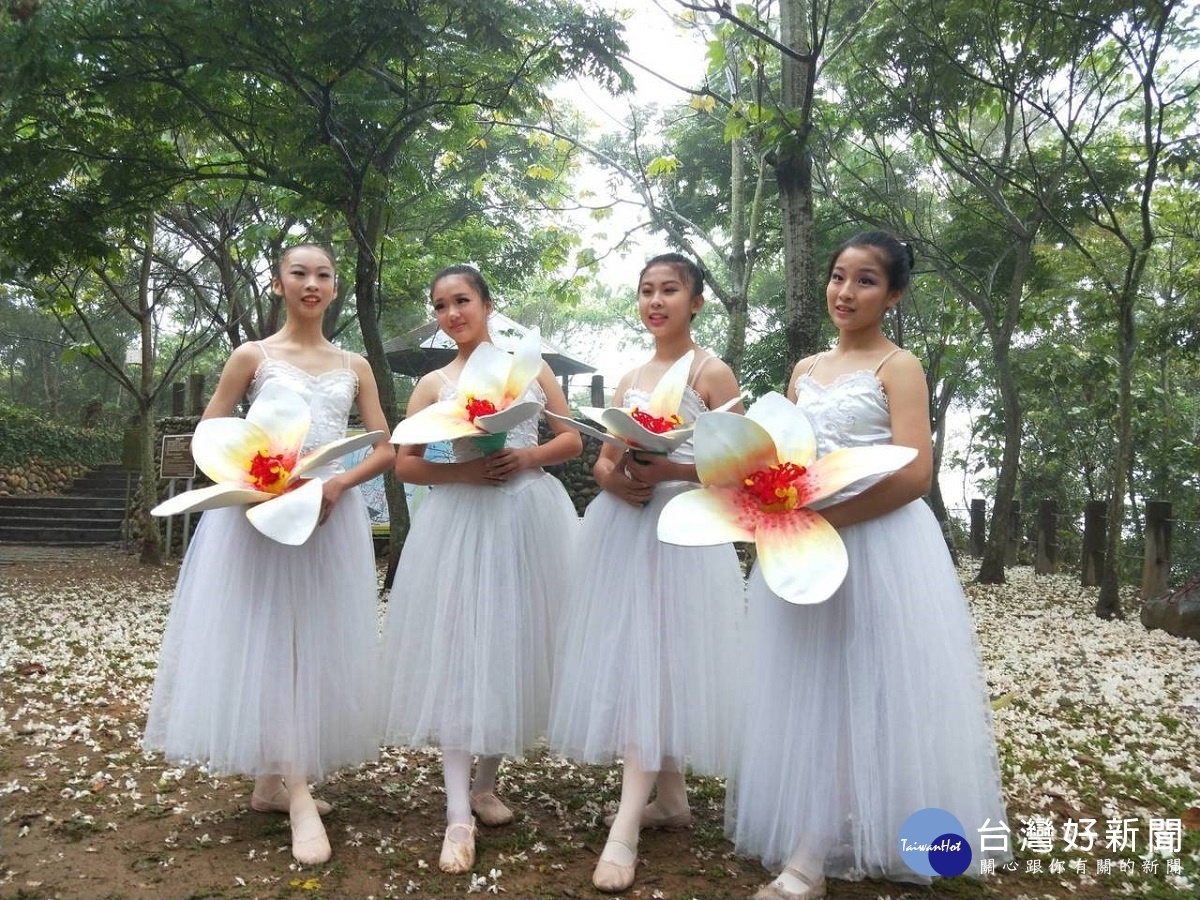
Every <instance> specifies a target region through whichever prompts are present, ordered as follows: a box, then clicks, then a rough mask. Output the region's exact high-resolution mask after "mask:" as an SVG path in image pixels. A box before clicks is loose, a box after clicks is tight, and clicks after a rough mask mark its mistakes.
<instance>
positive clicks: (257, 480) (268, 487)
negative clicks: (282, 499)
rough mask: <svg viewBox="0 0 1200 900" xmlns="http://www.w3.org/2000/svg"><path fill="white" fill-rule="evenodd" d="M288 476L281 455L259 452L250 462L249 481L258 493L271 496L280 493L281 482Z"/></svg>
mask: <svg viewBox="0 0 1200 900" xmlns="http://www.w3.org/2000/svg"><path fill="white" fill-rule="evenodd" d="M287 476H288V468H287V466H286V465H285V464H284V461H283V454H282V453H274V454H270V453H263V452H262V451H261V450H259V451H258V453H256V454H255V455H254V458H253V459H252V460H250V480H251V481H252V482H253V483H254V486H255V487H256V488H258V489H259V490H260V491H267V492H269V493H272V494H278V493H280V492H281V490H282V488H283V485H281V484H280V482H281V481H283V480H285V479H286V478H287Z"/></svg>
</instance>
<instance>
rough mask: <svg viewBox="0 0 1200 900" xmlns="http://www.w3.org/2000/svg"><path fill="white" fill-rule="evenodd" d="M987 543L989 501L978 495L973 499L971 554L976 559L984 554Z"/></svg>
mask: <svg viewBox="0 0 1200 900" xmlns="http://www.w3.org/2000/svg"><path fill="white" fill-rule="evenodd" d="M986 543H987V501H986V500H984V499H983V498H982V497H976V498H975V499H974V500H972V501H971V555H972V556H974V557H975V558H976V559H978V558H979V557H981V556H983V549H984V545H985V544H986Z"/></svg>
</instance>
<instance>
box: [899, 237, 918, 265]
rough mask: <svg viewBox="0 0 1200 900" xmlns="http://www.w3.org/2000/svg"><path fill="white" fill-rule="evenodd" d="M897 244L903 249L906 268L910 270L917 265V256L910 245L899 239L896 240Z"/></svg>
mask: <svg viewBox="0 0 1200 900" xmlns="http://www.w3.org/2000/svg"><path fill="white" fill-rule="evenodd" d="M897 243H898V244H899V245H900V246H901V247H903V248H904V258H905V260H907V261H908V268H909V269H910V270H911V269H912V268H913V267H914V266H915V265H916V264H917V254H916V252H915V251H914V250H913V245H912V243H911V242H909V241H901V240H899V239H897Z"/></svg>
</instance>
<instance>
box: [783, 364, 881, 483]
mask: <svg viewBox="0 0 1200 900" xmlns="http://www.w3.org/2000/svg"><path fill="white" fill-rule="evenodd" d="M796 405H797V406H799V407H800V408H801V409H802V410H804V412H805V413H806V414H807V415H808V420H809V422H811V423H812V427H813V431H814V432H815V433H816V436H817V455H818V456H824V455H825V454H826V453H829V452H830V451H832V450H836V449H838V448H839V447H869V446H872V445H874V444H887V443H890V442H891V440H892V417H891V411H890V410H889V409H888V399H887V394H885V393H884V391H883V385H882V384H881V383H880V381H879V379H878V378H877V377H876V375H875V373H874V372H872V371H871V370H869V369H862V370H860V371H857V372H847V373H846V374H845V375H842V376H840V377H838V378H836V379H834V380H833V381H832V382H831V383H829V384H821V383H820V382H819V381H817V380H816V379H815V378H813V377H812V376H811V375H801V376H800V377H799V378H797V379H796ZM883 477H884V476H882V475H879V476H876V477H874V478H870V479H866V480H863V481H859V482H856V483H855V484H854V485H851V486H850V488H848V489H847V491H845V492H843V493H841V494H835V495H834V496H832V497H830V498H829V499H828V500H827V501H825V502H823V503H820V504H818V505H819V506H827V505H829V504H831V503H836V502H837V501H838V500H840V499H845V497H846V496H851V495H853V494H857V493H861V492H862V491H863V490H865V489H866V488H867V487H868V486H869V485H871V484H873V483H875V482H876V481H879V480H880V479H881V478H883Z"/></svg>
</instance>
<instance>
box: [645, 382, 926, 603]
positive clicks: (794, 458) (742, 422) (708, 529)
mask: <svg viewBox="0 0 1200 900" xmlns="http://www.w3.org/2000/svg"><path fill="white" fill-rule="evenodd" d="M695 448H696V472H697V474H698V475H699V477H700V482H701V487H700V488H698V489H696V490H694V491H688V492H686V493H683V494H680V495H679V496H677V497H674V498H672V499H671V500H670V501H668V503H667V505H666V506H664V507H663V510H662V513H661V514H660V515H659V518H658V538H659V540H661V541H666V542H667V543H669V544H681V545H684V546H708V545H712V544H723V543H728V542H729V541H749V540H752V541H754V543H755V545H756V547H757V548H758V559H759V565H760V567H761V569H762V574H763V578H764V579H765V580H766V582H767V586H768V587H770V588H771V590H772V591H773V592H774V593H775V594H777V595H778V596H780V597H782V598H783V599H784V600H786V601H788V602H789V603H822V602H824V601H825V600H827V599H829V597H831V596H832V595H833V593H834V591H836V590H837V589H838V586H839V585H841V583H842V580H843V579H844V578H845V577H846V569H847V559H846V548H845V546H844V545H843V544H842V539H841V538H840V537H839V536H838V533H837V530H836V529H835V528H833V526H831V525H830V524H829V523H828V522H827V521H825V519H824V518H823V517H822V516H821V515H820V514H819V513H817V512H815V511H813V510H812V509H809V508H808V507H809V505H810V504H812V503H814V502H816V501H818V500H821V499H823V498H825V497H828V496H830V495H831V494H834V493H836V492H837V491H839V490H841V489H842V488H844V487H846V486H847V485H851V484H853V483H854V482H856V481H860V480H861V479H863V478H867V477H869V476H872V475H882V474H887V473H891V472H895V471H896V470H897V469H901V468H903V467H904V466H906V465H908V463H910V462H911V461H912V460H913V459H914V458H915V457H916V455H917V451H916V450H914V449H913V448H911V447H900V446H896V445H893V444H886V445H877V446H874V447H847V448H842V449H840V450H835V451H833V452H832V453H829V454H826V455H825V456H822V457H818V456H817V455H816V438H815V437H814V435H813V431H812V426H811V425H810V424H809V422H808V418H807V416H805V415H804V413H803V412H802V411H801V410H800V409H799V408H797V407H796V405H795V404H794V403H792V402H791V401H790V400H788V399H787V398H786V397H784V396H782V395H780V394H776V393H770V394H767V395H766V396H764V397H763V398H762V399H760V400H759V401H758V402H757V403H755V404H754V405H753V406H751V407H750V409H749V410H747V411H746V415H745V416H738V415H734V414H733V413H728V412H711V413H705V414H704V415H702V416H700V418H699V419H697V420H696V425H695Z"/></svg>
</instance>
